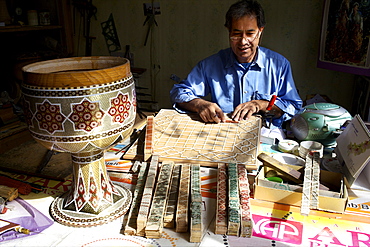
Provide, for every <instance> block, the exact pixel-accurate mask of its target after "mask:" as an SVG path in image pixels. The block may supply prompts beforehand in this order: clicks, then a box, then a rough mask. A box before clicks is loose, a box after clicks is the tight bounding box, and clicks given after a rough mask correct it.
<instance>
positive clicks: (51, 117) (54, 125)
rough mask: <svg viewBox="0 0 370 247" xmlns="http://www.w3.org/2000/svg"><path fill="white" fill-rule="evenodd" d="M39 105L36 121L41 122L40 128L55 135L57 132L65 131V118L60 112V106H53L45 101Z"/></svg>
mask: <svg viewBox="0 0 370 247" xmlns="http://www.w3.org/2000/svg"><path fill="white" fill-rule="evenodd" d="M36 105H37V107H36V108H37V111H36V119H37V121H38V122H39V128H40V129H43V130H46V131H47V132H49V133H50V134H53V133H54V132H55V131H57V130H63V122H64V120H65V116H64V115H63V114H62V113H61V112H60V106H59V105H58V104H51V103H50V102H49V101H47V100H45V101H44V102H43V103H41V104H38V103H36Z"/></svg>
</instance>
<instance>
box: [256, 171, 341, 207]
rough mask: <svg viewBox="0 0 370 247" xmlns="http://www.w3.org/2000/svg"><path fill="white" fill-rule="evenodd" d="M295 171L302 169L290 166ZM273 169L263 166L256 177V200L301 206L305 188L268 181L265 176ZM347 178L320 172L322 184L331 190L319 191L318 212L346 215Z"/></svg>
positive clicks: (338, 174)
mask: <svg viewBox="0 0 370 247" xmlns="http://www.w3.org/2000/svg"><path fill="white" fill-rule="evenodd" d="M288 166H289V167H291V168H293V169H296V170H298V169H302V167H300V166H295V165H288ZM269 170H271V168H269V167H266V166H263V167H262V169H261V170H260V171H259V173H258V174H257V176H256V179H255V183H254V199H259V200H264V201H270V202H276V203H282V204H288V205H292V206H298V207H300V206H301V202H302V190H303V186H300V185H293V184H290V183H287V182H283V183H278V182H272V181H268V180H267V179H266V178H265V174H266V173H267V172H268V171H269ZM344 180H345V178H344V177H343V175H342V174H341V173H335V172H329V171H325V170H321V171H320V184H323V185H325V186H326V187H329V188H330V190H325V189H320V190H319V205H318V208H317V210H323V211H329V212H336V213H344V211H345V209H346V206H347V201H348V191H347V188H346V186H345V181H344Z"/></svg>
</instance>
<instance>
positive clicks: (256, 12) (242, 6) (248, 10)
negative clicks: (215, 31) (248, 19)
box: [225, 0, 266, 30]
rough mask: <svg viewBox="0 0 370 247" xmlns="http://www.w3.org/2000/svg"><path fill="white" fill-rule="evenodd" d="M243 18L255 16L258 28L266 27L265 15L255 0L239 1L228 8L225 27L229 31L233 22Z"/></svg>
mask: <svg viewBox="0 0 370 247" xmlns="http://www.w3.org/2000/svg"><path fill="white" fill-rule="evenodd" d="M244 16H255V17H256V18H257V26H258V28H261V27H264V26H265V25H266V20H265V13H264V11H263V8H262V6H261V5H260V4H259V3H258V2H257V1H255V0H241V1H238V2H236V3H234V4H233V5H231V6H230V8H229V10H228V11H227V13H226V16H225V19H226V20H225V27H227V28H228V29H229V30H230V29H231V23H232V21H233V20H238V19H240V18H242V17H244Z"/></svg>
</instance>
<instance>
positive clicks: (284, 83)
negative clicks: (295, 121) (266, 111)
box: [255, 60, 303, 127]
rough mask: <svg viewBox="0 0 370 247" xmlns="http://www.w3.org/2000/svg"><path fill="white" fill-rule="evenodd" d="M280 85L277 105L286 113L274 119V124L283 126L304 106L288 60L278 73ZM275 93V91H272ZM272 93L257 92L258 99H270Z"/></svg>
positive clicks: (277, 93)
mask: <svg viewBox="0 0 370 247" xmlns="http://www.w3.org/2000/svg"><path fill="white" fill-rule="evenodd" d="M277 76H279V78H278V80H277V81H278V85H277V88H276V92H275V94H276V95H277V96H278V97H277V99H276V101H275V105H276V106H277V107H279V108H280V109H281V110H282V111H283V112H284V114H283V115H282V116H281V117H280V118H276V119H273V120H272V124H273V125H274V126H276V127H281V125H282V124H283V122H285V121H288V120H290V119H291V118H292V117H293V116H294V115H295V114H296V113H297V112H298V111H299V110H300V109H301V107H302V104H303V102H302V100H301V98H300V96H299V94H298V91H297V89H296V87H295V84H294V80H293V76H292V70H291V66H290V63H289V62H288V61H287V60H286V62H285V64H284V66H282V68H281V71H280V73H277ZM272 94H274V93H272ZM272 94H271V95H266V94H260V93H258V92H256V94H255V98H256V99H257V100H267V101H270V99H271V97H272Z"/></svg>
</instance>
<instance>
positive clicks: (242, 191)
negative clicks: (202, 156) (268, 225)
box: [215, 163, 253, 237]
mask: <svg viewBox="0 0 370 247" xmlns="http://www.w3.org/2000/svg"><path fill="white" fill-rule="evenodd" d="M249 199H250V189H249V182H248V177H247V170H246V168H245V166H244V165H241V164H239V165H237V164H233V163H232V164H228V165H226V164H221V163H220V164H218V171H217V207H216V228H215V233H216V234H224V235H232V236H241V237H251V236H252V232H253V222H252V218H251V211H250V200H249Z"/></svg>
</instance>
